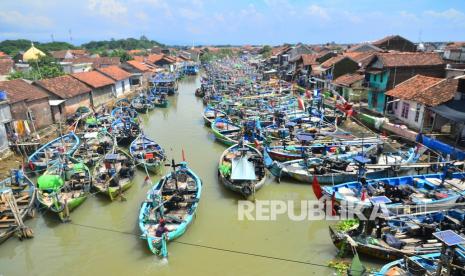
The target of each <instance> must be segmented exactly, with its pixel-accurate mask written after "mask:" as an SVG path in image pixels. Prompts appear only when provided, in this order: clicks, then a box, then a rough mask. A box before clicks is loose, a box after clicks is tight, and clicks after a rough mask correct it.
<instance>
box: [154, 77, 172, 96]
mask: <svg viewBox="0 0 465 276" xmlns="http://www.w3.org/2000/svg"><path fill="white" fill-rule="evenodd" d="M152 84H153V89H152V91H153V93H155V94H158V93H166V94H168V96H172V95H174V94H175V93H176V92H177V91H178V83H177V81H176V78H175V77H174V76H173V75H171V74H159V75H157V76H156V77H155V78H154V79H152Z"/></svg>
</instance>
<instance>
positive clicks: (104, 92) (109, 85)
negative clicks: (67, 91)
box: [71, 71, 116, 107]
mask: <svg viewBox="0 0 465 276" xmlns="http://www.w3.org/2000/svg"><path fill="white" fill-rule="evenodd" d="M71 76H72V77H73V78H75V79H77V80H79V81H80V82H83V83H85V84H86V85H87V86H89V87H90V88H91V89H92V92H91V94H90V95H91V97H90V99H91V105H92V106H93V107H99V106H102V105H104V104H106V103H107V102H109V101H110V100H111V99H113V98H114V97H116V95H115V88H114V87H115V83H116V82H115V81H114V80H113V79H111V78H109V77H107V76H105V75H103V74H102V73H99V72H98V71H90V72H82V73H75V74H72V75H71Z"/></svg>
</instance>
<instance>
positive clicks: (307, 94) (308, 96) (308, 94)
mask: <svg viewBox="0 0 465 276" xmlns="http://www.w3.org/2000/svg"><path fill="white" fill-rule="evenodd" d="M305 97H307V99H311V98H312V93H311V92H310V90H308V89H307V90H305Z"/></svg>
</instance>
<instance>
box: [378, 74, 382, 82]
mask: <svg viewBox="0 0 465 276" xmlns="http://www.w3.org/2000/svg"><path fill="white" fill-rule="evenodd" d="M379 82H383V74H380V75H379Z"/></svg>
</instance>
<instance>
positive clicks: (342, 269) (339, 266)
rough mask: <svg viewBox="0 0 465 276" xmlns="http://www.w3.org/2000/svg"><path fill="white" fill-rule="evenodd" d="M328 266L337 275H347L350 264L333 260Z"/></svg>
mask: <svg viewBox="0 0 465 276" xmlns="http://www.w3.org/2000/svg"><path fill="white" fill-rule="evenodd" d="M328 266H329V267H330V268H334V269H335V270H336V273H337V275H347V270H348V269H349V268H350V263H348V262H345V261H336V260H333V261H330V262H329V263H328Z"/></svg>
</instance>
